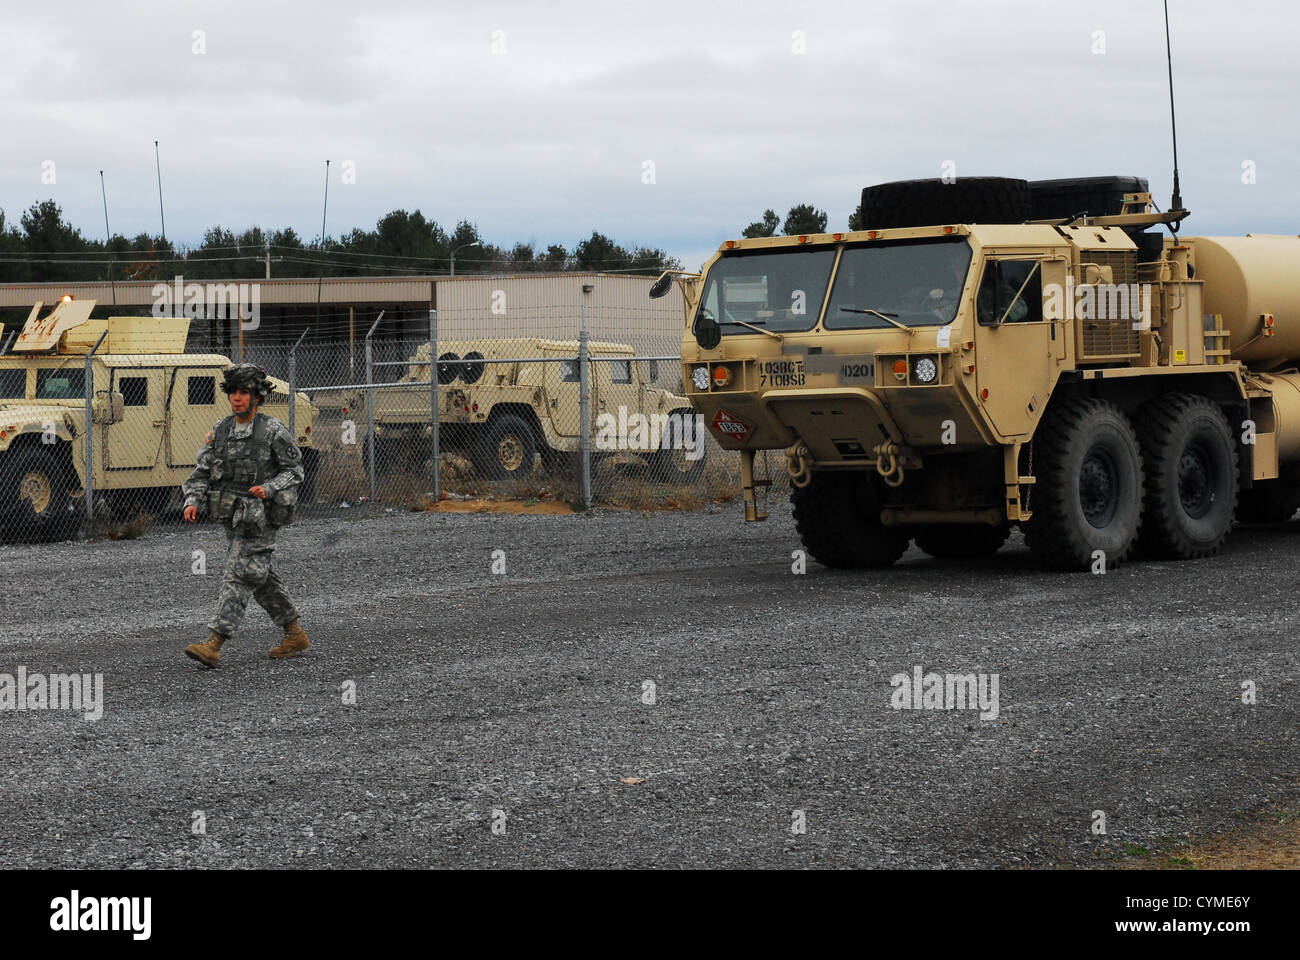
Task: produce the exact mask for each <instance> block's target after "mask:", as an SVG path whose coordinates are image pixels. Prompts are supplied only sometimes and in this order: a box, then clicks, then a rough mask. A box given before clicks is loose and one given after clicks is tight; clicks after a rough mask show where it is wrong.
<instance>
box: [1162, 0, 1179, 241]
mask: <svg viewBox="0 0 1300 960" xmlns="http://www.w3.org/2000/svg"><path fill="white" fill-rule="evenodd" d="M1165 63H1166V64H1167V65H1168V67H1169V128H1170V130H1171V131H1172V132H1173V138H1174V195H1173V197H1171V198H1170V200H1169V209H1170V210H1171V211H1173V210H1181V209H1183V196H1182V192H1181V191H1180V190H1179V189H1178V121H1177V119H1175V116H1174V55H1173V44H1172V43H1171V42H1170V40H1169V0H1165ZM1169 230H1170V232H1171V233H1177V232H1178V224H1177V223H1172V224H1170V226H1169Z"/></svg>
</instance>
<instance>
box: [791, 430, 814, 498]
mask: <svg viewBox="0 0 1300 960" xmlns="http://www.w3.org/2000/svg"><path fill="white" fill-rule="evenodd" d="M785 469H786V471H787V472H788V473H789V474H790V482H791V483H792V484H794V485H795V486H796V487H800V488H802V487H806V486H808V484H810V483H812V453H811V451H809V449H808V444H806V443H804V442H803V441H802V440H800V441H799V442H798V443H796V444H794V445H793V446H791V447H790V448H789V449H787V450H786V451H785Z"/></svg>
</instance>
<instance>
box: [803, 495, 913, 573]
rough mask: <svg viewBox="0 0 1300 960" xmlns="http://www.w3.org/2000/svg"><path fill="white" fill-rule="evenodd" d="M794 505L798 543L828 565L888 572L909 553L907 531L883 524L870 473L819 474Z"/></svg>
mask: <svg viewBox="0 0 1300 960" xmlns="http://www.w3.org/2000/svg"><path fill="white" fill-rule="evenodd" d="M790 502H791V503H792V504H793V505H794V522H795V529H796V530H797V531H798V532H799V539H800V540H801V541H803V545H804V546H805V547H806V548H807V549H808V552H809V553H810V554H812V557H813V559H814V560H816V561H817V562H818V563H820V564H822V565H824V566H827V567H845V568H860V567H887V566H889V565H890V564H891V563H893V562H894V561H895V560H897V559H898V558H899V557H901V556H902V555H903V553H904V552H905V551H906V550H907V543H908V540H909V539H910V535H909V534H908V531H906V530H904V529H900V528H898V527H887V526H885V525H884V524H883V523H881V522H880V497H879V494H878V492H877V488H876V484H875V478H874V477H872V476H870V475H868V474H865V473H861V472H854V473H832V472H821V473H814V474H813V476H812V482H811V483H809V484H808V486H806V487H795V488H794V490H793V491H792V492H791V494H790Z"/></svg>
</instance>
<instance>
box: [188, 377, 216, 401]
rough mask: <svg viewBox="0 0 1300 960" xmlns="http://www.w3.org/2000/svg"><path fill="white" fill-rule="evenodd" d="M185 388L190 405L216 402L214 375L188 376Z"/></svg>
mask: <svg viewBox="0 0 1300 960" xmlns="http://www.w3.org/2000/svg"><path fill="white" fill-rule="evenodd" d="M187 389H188V392H189V401H190V406H192V407H206V406H210V405H212V404H214V403H216V402H217V378H216V377H190V379H189V384H188V387H187Z"/></svg>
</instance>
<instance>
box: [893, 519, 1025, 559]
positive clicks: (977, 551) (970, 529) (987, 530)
mask: <svg viewBox="0 0 1300 960" xmlns="http://www.w3.org/2000/svg"><path fill="white" fill-rule="evenodd" d="M1010 535H1011V528H1010V527H1009V526H1007V525H1006V524H1001V525H1000V526H996V527H990V526H987V525H983V524H968V523H933V524H927V525H925V526H921V527H917V528H916V545H917V546H918V547H920V548H921V549H922V550H923V551H925V552H926V553H928V554H929V555H930V556H932V557H941V558H943V559H945V560H974V559H977V558H979V557H991V556H992V555H993V554H995V553H997V552H998V550H1000V549H1001V548H1002V544H1004V543H1006V542H1007V537H1009V536H1010Z"/></svg>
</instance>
